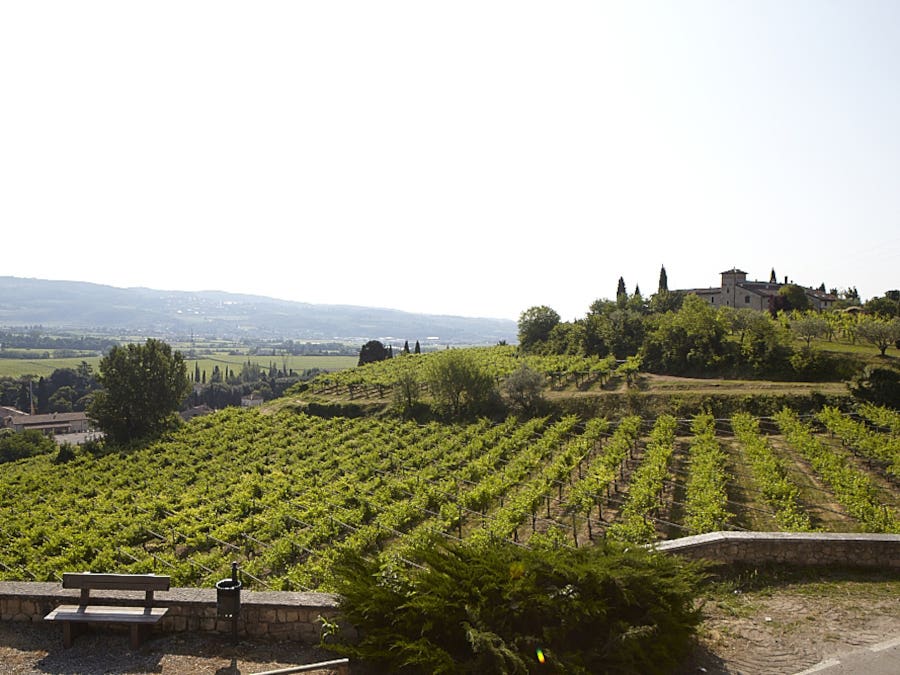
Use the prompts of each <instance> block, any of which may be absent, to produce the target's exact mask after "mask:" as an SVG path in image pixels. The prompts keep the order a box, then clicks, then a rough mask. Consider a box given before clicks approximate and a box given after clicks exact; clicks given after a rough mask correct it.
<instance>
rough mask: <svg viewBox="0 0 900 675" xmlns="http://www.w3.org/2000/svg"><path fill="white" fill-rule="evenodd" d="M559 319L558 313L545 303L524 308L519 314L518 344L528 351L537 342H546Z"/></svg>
mask: <svg viewBox="0 0 900 675" xmlns="http://www.w3.org/2000/svg"><path fill="white" fill-rule="evenodd" d="M559 321H560V319H559V314H557V312H556V311H555V310H553V309H551V308H550V307H547V306H546V305H540V306H536V307H530V308H528V309H526V310H525V311H524V312H522V314H521V315H520V316H519V346H520V347H521V348H522V349H523V350H525V351H529V350H531V349H533V348H534V347H535V346H536V345H537V344H538V343H541V342H546V340H547V338H548V337H550V331H552V330H553V328H554V327H555V326H556V325H557V324H558V323H559Z"/></svg>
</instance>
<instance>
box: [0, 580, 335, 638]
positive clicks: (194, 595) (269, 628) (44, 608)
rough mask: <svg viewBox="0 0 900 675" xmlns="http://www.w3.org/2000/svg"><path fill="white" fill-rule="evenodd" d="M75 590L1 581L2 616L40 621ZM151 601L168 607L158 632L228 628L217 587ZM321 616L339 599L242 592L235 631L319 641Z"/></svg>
mask: <svg viewBox="0 0 900 675" xmlns="http://www.w3.org/2000/svg"><path fill="white" fill-rule="evenodd" d="M78 597H79V593H78V591H76V590H64V589H63V588H61V586H60V584H58V583H28V582H19V581H0V620H2V621H42V620H43V618H44V616H46V615H47V614H49V613H50V611H51V610H53V609H54V608H55V607H57V606H58V605H61V604H77V603H78ZM91 597H92V598H93V597H96V598H102V603H101V602H100V601H99V600H98V601H97V604H107V605H116V604H122V605H140V604H141V603H142V602H143V598H144V594H143V593H128V592H116V591H93V592H92V593H91ZM154 605H156V606H159V607H168V608H169V611H168V613H167V614H166V616H165V617H164V618H163V620H162V621H161V622H160V624H159V626H158V627H157V630H158V631H161V632H179V631H190V632H222V633H227V632H231V630H232V623H231V619H222V618H219V617H218V616H217V612H216V590H215V589H213V588H209V589H207V588H173V589H171V590H169V591H163V592H157V593H155V594H154ZM319 617H322V618H324V619H326V620H328V621H333V620H335V619H336V618H337V617H338V607H337V599H336V598H335V597H334V596H333V595H328V594H326V593H290V592H253V591H242V592H241V614H240V617H239V618H238V634H239V636H242V637H243V636H248V637H255V638H265V639H272V640H294V641H298V642H300V643H302V644H317V643H318V641H319V636H320V633H321V630H322V622H321V621H320V620H319Z"/></svg>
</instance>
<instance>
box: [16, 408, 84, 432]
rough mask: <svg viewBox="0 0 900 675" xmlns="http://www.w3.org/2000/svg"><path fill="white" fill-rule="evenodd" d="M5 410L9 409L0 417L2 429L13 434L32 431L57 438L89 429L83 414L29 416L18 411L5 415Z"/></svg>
mask: <svg viewBox="0 0 900 675" xmlns="http://www.w3.org/2000/svg"><path fill="white" fill-rule="evenodd" d="M7 410H9V408H5V409H4V412H3V417H0V421H2V427H3V428H5V429H12V430H13V431H15V432H20V431H29V430H34V431H40V432H41V433H43V434H46V435H47V436H57V435H59V434H75V433H84V432H87V431H90V429H91V424H90V421H89V420H88V417H87V414H86V413H83V412H73V413H49V414H47V415H29V414H28V413H23V412H18V411H16V412H14V413H12V414H7V413H6V412H5V411H7Z"/></svg>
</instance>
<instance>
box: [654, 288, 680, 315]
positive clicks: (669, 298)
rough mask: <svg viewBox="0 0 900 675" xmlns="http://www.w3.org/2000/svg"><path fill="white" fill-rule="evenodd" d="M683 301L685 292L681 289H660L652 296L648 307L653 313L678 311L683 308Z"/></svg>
mask: <svg viewBox="0 0 900 675" xmlns="http://www.w3.org/2000/svg"><path fill="white" fill-rule="evenodd" d="M683 301H684V293H681V292H679V291H660V292H659V293H654V294H653V295H651V296H650V303H649V305H648V307H647V309H648V310H649V311H650V313H651V314H664V313H666V312H677V311H678V310H679V309H680V308H681V303H682V302H683Z"/></svg>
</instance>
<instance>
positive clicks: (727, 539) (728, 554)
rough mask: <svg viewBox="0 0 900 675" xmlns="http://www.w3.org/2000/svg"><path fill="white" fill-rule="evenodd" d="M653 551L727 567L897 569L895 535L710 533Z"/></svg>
mask: <svg viewBox="0 0 900 675" xmlns="http://www.w3.org/2000/svg"><path fill="white" fill-rule="evenodd" d="M654 548H655V549H656V550H658V551H663V552H666V553H673V554H676V555H680V556H682V557H685V558H690V559H692V560H700V559H706V560H709V561H711V562H714V563H717V564H722V565H730V564H747V565H767V564H772V565H778V564H782V565H798V566H808V567H827V566H839V567H859V568H866V569H873V570H900V534H837V533H823V532H710V533H709V534H698V535H695V536H692V537H682V538H680V539H670V540H668V541H664V542H660V543H659V544H656V545H654Z"/></svg>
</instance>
